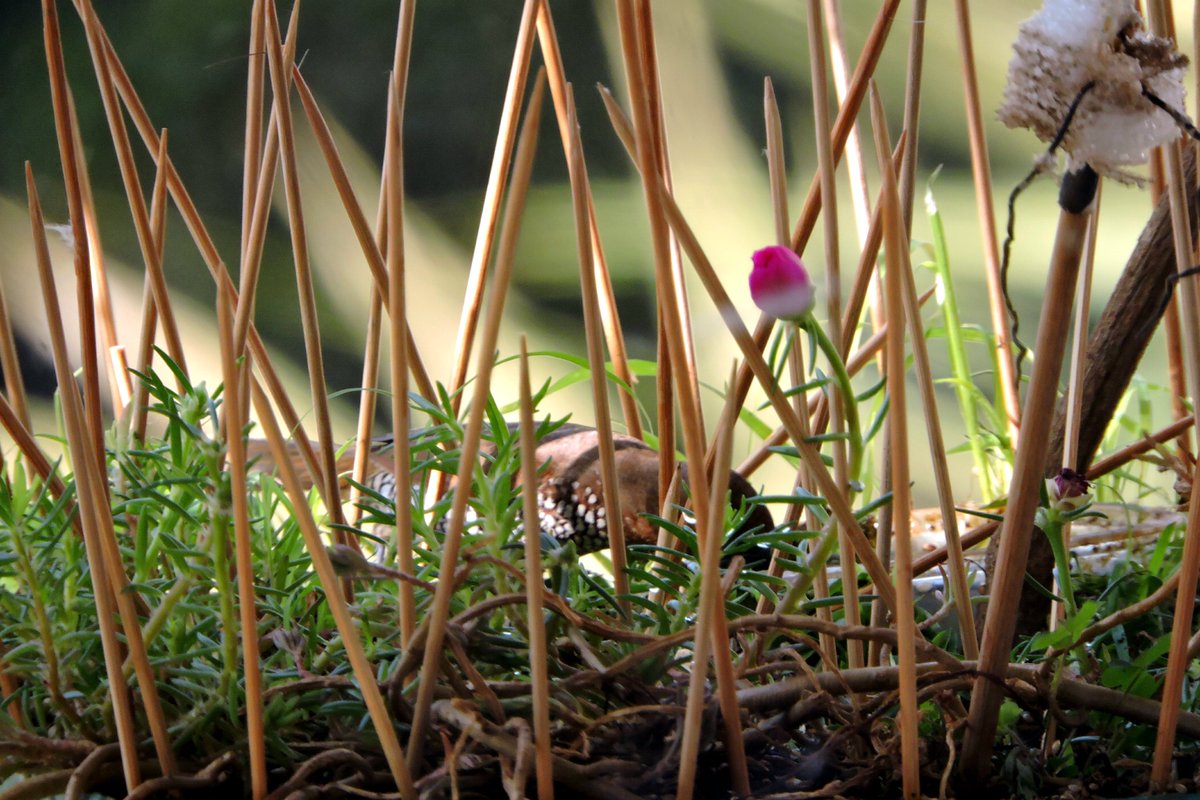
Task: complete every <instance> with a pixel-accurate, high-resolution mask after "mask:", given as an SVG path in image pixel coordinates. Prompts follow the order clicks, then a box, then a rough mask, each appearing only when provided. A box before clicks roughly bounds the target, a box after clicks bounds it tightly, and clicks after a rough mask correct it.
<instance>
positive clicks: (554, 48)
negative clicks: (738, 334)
mask: <svg viewBox="0 0 1200 800" xmlns="http://www.w3.org/2000/svg"><path fill="white" fill-rule="evenodd" d="M537 26H538V28H537V29H538V40H539V42H540V43H541V48H542V60H543V61H545V63H546V77H547V78H548V79H549V81H550V97H551V99H552V100H553V101H554V113H555V117H556V119H557V120H558V128H559V137H560V138H561V139H562V141H563V148H564V150H567V141H568V137H567V118H566V105H565V102H564V98H565V96H566V75H565V72H564V70H563V65H562V53H561V52H560V50H559V48H558V35H557V34H556V33H555V30H554V20H553V18H552V17H551V15H550V4H549V3H547V2H543V3H541V8H540V9H539V11H538V18H537ZM567 157H568V159H569V158H570V153H569V151H568V153H567ZM586 168H587V164H586V163H585V164H584V169H585V170H586ZM588 225H589V229H590V233H591V246H592V263H593V265H594V267H595V272H596V284H597V286H598V287H599V289H600V321H601V322H602V323H603V325H604V338H605V341H606V342H607V343H608V352H609V355H610V356H611V358H612V362H613V372H614V373H615V374H616V376H617V377H618V378H620V379H621V380H622V381H624V382H625V384H626V385H627V386H630V387H632V386H634V385H635V383H636V381H637V378H636V377H635V376H634V375H633V373H632V372H630V370H629V356H628V354H627V353H626V351H625V334H624V332H623V331H622V330H621V320H620V317H619V315H618V313H617V301H616V297H615V295H614V294H613V288H612V279H611V277H610V276H609V273H608V260H607V259H606V258H605V256H604V247H603V245H602V243H601V242H600V229H599V227H598V226H597V224H596V206H595V202H594V201H593V202H592V204H591V205H590V206H589V207H588ZM617 397H618V399H619V400H620V402H621V414H622V416H623V417H624V418H625V428H626V431H627V432H628V434H629V435H630V436H633V437H635V438H638V439H641V438H642V420H641V418H640V417H639V416H638V408H637V400H636V398H635V397H634V396H633V394H632V393H631V392H627V391H625V390H623V389H622V390H621V391H620V392H618V394H617ZM668 405H669V404H668ZM668 440H669V439H668ZM665 452H666V450H665V449H664V453H665Z"/></svg>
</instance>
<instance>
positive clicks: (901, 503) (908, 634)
mask: <svg viewBox="0 0 1200 800" xmlns="http://www.w3.org/2000/svg"><path fill="white" fill-rule="evenodd" d="M871 126H872V128H873V129H874V133H875V156H876V158H877V159H878V163H879V172H880V175H881V177H882V179H883V181H882V182H883V196H882V197H881V198H880V205H881V206H882V208H883V218H884V229H885V230H884V236H885V242H884V255H885V256H886V258H887V265H886V271H885V274H884V281H883V284H884V293H883V294H884V310H885V312H886V314H887V320H888V323H889V324H888V338H887V346H886V348H885V350H886V353H887V387H888V403H889V411H890V413H889V415H888V417H889V426H888V431H889V435H890V438H891V459H890V465H891V476H892V542H893V545H894V546H893V552H894V553H895V558H896V563H895V576H896V577H895V581H896V583H895V586H896V607H895V612H894V614H895V624H896V660H897V662H898V663H899V666H900V678H899V689H900V772H901V775H902V780H903V788H904V796H905V797H906V798H920V796H921V775H920V760H919V755H918V743H919V741H920V732H919V731H918V730H917V724H918V721H919V717H920V709H919V708H918V701H917V673H916V660H917V657H916V644H915V643H916V640H917V638H918V637H919V636H920V634H919V633H918V631H917V627H916V623H915V621H914V619H913V586H912V579H913V574H912V522H911V517H912V514H911V510H912V489H911V487H910V485H909V474H910V473H909V468H908V415H907V411H906V408H905V394H906V387H905V378H906V376H905V373H906V370H905V368H904V362H905V352H904V317H905V315H906V309H905V303H904V295H905V291H904V288H905V287H904V281H905V275H907V274H908V272H909V269H908V265H907V264H906V263H905V261H906V256H907V254H908V237H907V236H906V235H905V232H904V227H905V226H904V211H903V203H902V202H901V199H900V194H899V187H898V186H897V181H896V176H895V174H894V173H893V172H892V165H891V160H890V159H889V158H888V152H889V150H890V149H891V147H890V144H889V142H888V138H889V137H888V133H887V123H886V120H885V118H884V115H883V102H882V101H881V100H880V98H879V92H878V90H877V89H876V88H875V85H874V83H872V85H871Z"/></svg>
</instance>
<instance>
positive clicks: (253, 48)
mask: <svg viewBox="0 0 1200 800" xmlns="http://www.w3.org/2000/svg"><path fill="white" fill-rule="evenodd" d="M262 4H263V0H254V1H253V4H252V5H251V7H250V50H249V52H248V54H247V60H246V63H247V70H246V132H245V136H244V140H245V144H244V145H243V154H242V246H241V252H242V253H246V252H248V246H249V244H250V229H251V226H252V224H253V221H254V199H255V197H256V196H257V195H258V170H259V167H260V166H261V164H262V146H263V118H262V115H263V81H264V76H265V74H266V68H267V59H266V31H265V30H264V28H263V18H262Z"/></svg>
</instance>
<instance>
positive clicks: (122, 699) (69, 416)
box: [25, 163, 171, 788]
mask: <svg viewBox="0 0 1200 800" xmlns="http://www.w3.org/2000/svg"><path fill="white" fill-rule="evenodd" d="M25 180H26V185H27V186H28V190H29V217H30V223H31V225H32V227H33V237H34V251H35V253H36V256H37V266H38V274H39V277H40V279H41V283H42V296H43V302H44V303H45V306H46V317H47V320H48V322H49V327H50V342H51V346H52V348H53V351H54V366H55V372H56V374H57V377H58V379H59V385H60V386H61V387H62V388H61V391H62V402H63V421H64V422H65V424H66V426H67V431H68V435H67V447H68V451H69V453H70V457H71V461H72V462H73V463H74V464H75V469H76V473H77V477H76V479H75V484H76V492H77V494H78V502H79V507H80V514H81V525H80V527H81V529H82V532H83V540H84V544H85V546H86V548H87V559H88V565H89V567H90V569H89V572H90V574H91V579H92V591H93V595H94V598H95V603H96V608H97V611H98V612H99V623H100V641H101V644H102V646H103V649H104V666H105V670H106V672H107V673H108V686H109V697H110V698H111V699H112V704H113V715H114V718H115V722H116V728H117V741H118V742H119V743H120V748H121V764H122V767H123V769H124V774H125V785H126V786H129V787H134V788H136V787H137V785H138V784H139V783H141V768H140V766H139V763H138V755H137V747H138V739H139V738H140V737H139V734H138V731H137V728H136V725H135V722H134V717H133V709H132V703H131V700H132V698H131V696H130V687H129V685H128V684H127V683H126V682H125V679H124V675H123V674H122V672H121V646H120V644H119V642H118V641H117V632H116V625H115V622H114V618H115V613H114V612H115V609H114V607H113V606H114V598H113V594H112V588H111V586H110V584H109V582H108V576H107V569H106V565H105V559H104V555H103V553H102V551H101V545H100V543H99V539H100V532H99V530H98V528H99V524H100V523H99V515H100V513H102V512H101V510H99V509H97V508H96V506H95V501H96V494H95V493H93V492H92V491H91V490H90V488H89V478H90V476H91V475H92V474H94V473H93V471H92V470H91V469H90V467H91V465H92V464H94V463H95V462H94V458H93V456H92V454H91V453H90V452H89V449H88V448H89V444H90V438H89V437H88V436H87V434H85V433H84V423H83V409H82V407H81V406H82V403H81V399H80V397H79V391H78V388H77V387H76V385H75V380H74V377H73V376H72V374H71V369H70V366H69V365H68V361H67V346H66V336H65V335H64V334H63V329H62V328H63V326H62V313H61V312H60V310H59V306H58V294H57V290H56V289H55V285H54V274H53V272H52V267H51V265H50V252H49V250H48V249H47V247H46V238H45V236H46V234H45V220H44V218H43V217H42V210H41V203H40V201H39V200H38V195H37V187H36V185H35V184H34V180H33V169H32V168H31V167H30V165H29V164H28V163H26V165H25ZM104 511H105V512H106V511H107V509H105V510H104ZM150 691H151V692H153V691H154V689H153V684H151V686H150ZM165 751H166V753H167V755H168V758H170V756H171V750H170V745H169V744H168V745H167V747H166V748H165Z"/></svg>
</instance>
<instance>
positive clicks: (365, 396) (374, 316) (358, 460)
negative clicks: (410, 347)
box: [346, 286, 412, 641]
mask: <svg viewBox="0 0 1200 800" xmlns="http://www.w3.org/2000/svg"><path fill="white" fill-rule="evenodd" d="M382 335H383V297H382V296H381V295H380V294H379V288H378V287H376V286H372V287H371V300H370V306H369V307H368V309H367V328H366V331H365V333H364V335H363V339H364V343H363V368H362V381H361V385H362V392H361V393H360V395H359V401H358V423H357V425H356V427H355V433H354V463H353V466H351V468H350V479H351V481H353V482H352V483H351V484H350V494H349V496H348V497H347V500H346V502H347V503H348V504H349V505H350V513H349V515H348V516H347V517H346V524H347V525H349V526H350V527H352V528H357V527H358V524H359V521H360V520H361V519H362V508H361V507H360V505H359V504H360V503H361V501H362V498H363V493H362V490H361V489H359V488H358V486H355V485H354V484H355V483H357V484H363V483H365V482H366V480H367V465H368V464H369V463H370V461H371V447H372V438H373V437H372V430H373V428H374V422H375V407H376V406H377V405H378V403H377V402H376V401H377V398H376V393H375V387H376V386H378V385H379V341H380V339H381V337H382ZM411 633H412V631H408V634H410V635H411ZM401 638H402V639H403V640H405V641H407V639H408V636H407V635H405V636H402V637H401Z"/></svg>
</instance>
